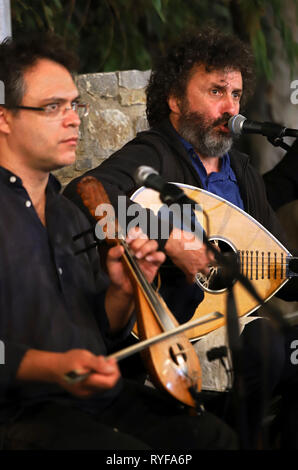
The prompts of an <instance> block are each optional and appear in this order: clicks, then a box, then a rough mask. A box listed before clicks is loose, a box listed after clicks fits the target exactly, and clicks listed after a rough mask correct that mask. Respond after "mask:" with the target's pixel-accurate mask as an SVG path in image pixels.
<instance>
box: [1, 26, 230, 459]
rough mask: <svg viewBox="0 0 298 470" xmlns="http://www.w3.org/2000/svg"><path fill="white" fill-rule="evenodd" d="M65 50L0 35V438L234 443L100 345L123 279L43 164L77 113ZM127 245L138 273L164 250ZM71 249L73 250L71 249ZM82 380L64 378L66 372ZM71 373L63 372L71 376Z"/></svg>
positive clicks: (57, 156)
mask: <svg viewBox="0 0 298 470" xmlns="http://www.w3.org/2000/svg"><path fill="white" fill-rule="evenodd" d="M74 68H75V63H74V58H73V57H72V55H70V54H69V53H68V52H67V51H66V50H65V49H64V47H63V46H62V43H61V41H60V40H59V39H58V38H56V37H53V36H51V35H45V36H43V37H42V36H37V37H35V38H34V37H29V36H28V37H27V36H25V37H24V36H23V37H21V38H20V39H15V40H13V41H12V40H6V41H4V42H3V43H2V44H1V45H0V80H1V81H2V82H3V83H4V85H5V103H4V104H2V105H0V194H1V200H2V205H1V211H0V266H1V267H0V303H1V310H0V339H1V344H2V345H4V349H5V364H1V365H0V443H1V444H2V447H3V448H4V449H13V450H14V449H51V450H53V449H67V450H70V449H106V450H107V449H113V450H116V449H117V450H119V449H130V450H132V449H134V450H137V449H150V448H158V449H161V448H165V449H172V450H173V449H178V448H179V449H187V450H188V451H189V449H208V448H209V449H233V448H235V447H236V443H235V436H234V433H233V432H232V431H231V430H230V429H229V428H228V427H227V426H226V425H224V424H223V423H222V422H221V421H220V420H218V419H217V418H215V417H214V416H212V415H210V414H209V413H203V414H202V415H201V416H199V415H196V416H191V415H189V414H187V413H186V411H185V410H184V409H182V408H181V406H180V405H178V403H175V404H174V403H172V402H169V401H168V400H167V399H166V398H165V397H163V396H162V395H161V394H159V393H158V392H157V391H156V390H152V389H150V388H149V389H148V388H146V387H144V386H139V385H137V384H134V383H128V382H125V381H124V380H122V379H121V377H120V372H119V368H118V365H117V363H116V361H115V359H113V358H106V356H107V355H108V354H109V352H110V351H111V350H112V349H113V350H117V344H118V342H119V343H120V342H121V341H122V340H123V338H125V337H126V336H127V335H128V334H129V332H130V330H131V327H132V325H133V324H134V321H135V318H134V315H133V314H132V312H133V297H132V286H131V284H130V282H129V280H128V279H127V277H126V274H125V272H124V270H123V267H122V263H121V256H122V253H123V249H122V247H120V246H117V247H113V248H111V249H110V250H109V252H108V256H107V269H108V274H109V278H108V277H107V276H106V275H105V274H104V273H103V271H101V269H100V263H99V258H98V253H97V251H96V249H89V250H86V248H87V247H88V246H90V242H91V241H92V237H91V236H90V234H89V235H88V234H87V235H85V236H83V237H80V238H79V239H78V240H76V241H74V238H73V237H74V236H75V235H77V234H80V233H83V232H86V231H88V229H89V227H90V225H89V222H88V221H87V219H86V218H85V216H84V215H83V214H82V213H81V211H80V210H79V209H78V208H77V207H76V206H75V205H73V203H71V202H70V201H68V200H67V199H66V198H65V197H64V196H62V195H61V194H60V184H59V182H58V181H57V180H56V178H55V177H54V176H53V175H52V174H51V173H50V172H51V171H52V170H56V169H58V168H61V167H63V166H65V165H70V164H72V163H73V162H74V161H75V151H76V146H77V139H78V131H79V125H80V116H81V115H82V116H83V115H85V114H86V113H87V107H86V106H85V105H84V104H81V103H80V102H79V96H78V90H77V88H76V86H75V84H74V81H73V78H72V75H71V73H70V71H73V70H74ZM134 235H135V236H134V237H132V236H130V238H128V240H127V241H128V243H129V245H130V247H131V249H132V251H133V252H134V253H135V256H136V258H138V260H139V264H140V267H141V269H142V270H143V272H144V274H145V275H146V277H147V279H148V281H149V282H151V281H152V280H153V278H154V277H155V275H156V273H157V270H158V267H159V266H160V264H161V263H162V262H163V260H164V255H163V254H162V253H161V252H158V251H156V248H157V244H156V242H155V241H150V240H148V239H146V238H144V237H140V233H139V232H137V233H135V234H134ZM76 252H80V254H78V255H76V254H75V253H76ZM69 372H75V377H76V374H77V375H78V376H79V378H80V379H81V380H79V381H75V382H69V381H68V380H67V378H69V375H68V373H69ZM72 375H73V374H72Z"/></svg>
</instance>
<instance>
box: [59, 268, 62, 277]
mask: <svg viewBox="0 0 298 470" xmlns="http://www.w3.org/2000/svg"><path fill="white" fill-rule="evenodd" d="M58 273H59V274H60V276H62V273H63V269H62V268H58Z"/></svg>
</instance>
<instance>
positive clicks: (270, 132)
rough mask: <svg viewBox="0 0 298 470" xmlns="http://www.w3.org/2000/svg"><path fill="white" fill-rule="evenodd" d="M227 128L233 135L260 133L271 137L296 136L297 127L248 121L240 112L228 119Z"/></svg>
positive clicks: (297, 134)
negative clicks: (290, 127)
mask: <svg viewBox="0 0 298 470" xmlns="http://www.w3.org/2000/svg"><path fill="white" fill-rule="evenodd" d="M228 128H229V129H230V131H231V132H232V134H234V135H241V134H261V135H264V136H266V137H273V138H282V137H285V136H288V137H298V130H297V129H288V128H287V127H284V126H281V125H280V124H275V123H273V122H256V121H249V120H248V119H246V117H244V116H242V115H241V114H236V116H232V117H231V118H230V119H229V121H228Z"/></svg>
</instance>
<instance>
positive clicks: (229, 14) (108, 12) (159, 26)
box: [11, 0, 298, 79]
mask: <svg viewBox="0 0 298 470" xmlns="http://www.w3.org/2000/svg"><path fill="white" fill-rule="evenodd" d="M290 7H292V9H293V10H294V12H295V14H296V16H297V18H298V13H297V12H298V0H289V1H288V8H290ZM11 10H12V25H13V32H18V31H23V32H25V33H26V32H29V31H33V30H51V31H55V32H56V33H57V34H60V35H61V36H63V38H64V39H65V42H66V44H67V45H68V46H69V47H72V48H74V49H76V50H77V51H78V52H79V55H80V58H81V70H80V71H81V72H82V73H87V72H101V71H105V72H107V71H114V70H124V69H140V70H145V69H149V68H151V66H152V61H153V60H154V59H155V58H156V57H158V56H159V55H161V54H163V52H164V50H165V48H166V46H167V44H168V43H169V42H170V41H172V40H174V39H175V38H176V37H177V36H178V35H179V34H181V33H182V32H183V31H185V30H186V29H187V28H190V27H194V28H195V27H199V26H201V25H206V23H213V24H216V25H217V27H220V28H222V29H223V30H226V31H231V32H234V33H236V34H238V35H239V36H240V37H241V38H242V39H244V40H246V41H248V42H250V44H251V46H252V48H253V51H254V55H255V59H256V65H257V69H258V71H259V74H260V75H261V76H265V77H266V78H269V79H270V78H272V60H273V58H274V55H275V54H276V51H275V47H274V41H273V40H272V37H273V34H276V32H278V34H279V35H280V38H281V40H282V43H283V46H284V50H285V51H286V56H287V60H288V63H289V67H290V68H291V70H293V68H294V66H295V64H296V62H297V57H298V45H297V43H296V42H295V40H294V38H293V32H292V30H291V28H290V27H289V26H288V25H287V21H286V19H285V18H286V16H285V14H286V13H285V2H283V1H282V0H213V1H212V2H210V1H209V0H192V1H185V0H64V1H62V0H30V1H29V0H11Z"/></svg>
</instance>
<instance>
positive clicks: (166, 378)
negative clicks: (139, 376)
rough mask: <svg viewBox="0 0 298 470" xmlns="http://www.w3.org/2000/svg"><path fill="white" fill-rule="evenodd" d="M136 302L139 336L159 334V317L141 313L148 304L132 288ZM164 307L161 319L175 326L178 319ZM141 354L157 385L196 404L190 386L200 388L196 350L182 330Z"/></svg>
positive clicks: (186, 401) (140, 294)
mask: <svg viewBox="0 0 298 470" xmlns="http://www.w3.org/2000/svg"><path fill="white" fill-rule="evenodd" d="M157 295H158V294H157ZM159 298H160V302H161V303H163V304H164V302H163V300H162V298H161V297H160V296H159ZM135 303H136V312H137V325H138V336H139V337H140V339H143V338H153V337H155V336H157V335H158V334H160V333H161V332H162V331H163V327H161V326H160V324H159V321H158V319H157V318H156V317H154V316H152V315H144V314H143V313H141V312H146V311H149V310H150V304H149V303H148V301H147V299H146V297H144V295H143V292H141V291H140V290H139V288H138V287H137V288H136V291H135ZM164 308H165V311H166V313H167V318H166V319H163V320H165V323H168V321H169V322H170V323H171V326H170V328H171V327H172V325H174V326H175V327H176V326H178V325H179V324H178V322H177V320H176V319H175V317H174V316H173V315H172V313H171V312H170V311H169V309H168V308H167V306H166V305H165V304H164ZM141 354H142V357H143V359H144V361H145V364H146V365H147V369H148V371H149V375H150V377H151V379H152V381H153V382H154V384H155V386H156V387H158V388H160V389H161V390H166V391H167V392H168V393H169V394H170V395H172V397H174V398H176V399H177V400H179V401H181V402H183V403H185V404H186V405H189V406H192V407H193V406H195V402H194V399H193V397H192V396H191V393H190V391H189V387H191V386H192V387H193V388H194V389H195V390H196V391H197V392H199V391H201V388H202V374H201V366H200V362H199V358H198V356H197V353H196V351H195V349H194V348H193V347H192V345H191V344H190V342H189V339H188V338H187V336H186V334H185V332H184V333H183V334H179V335H175V336H173V337H172V338H169V339H167V340H164V341H163V342H162V344H156V345H153V346H150V348H148V349H146V350H144V351H143V352H142V353H141ZM157 368H158V370H157ZM184 371H185V374H184V373H183V372H184Z"/></svg>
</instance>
